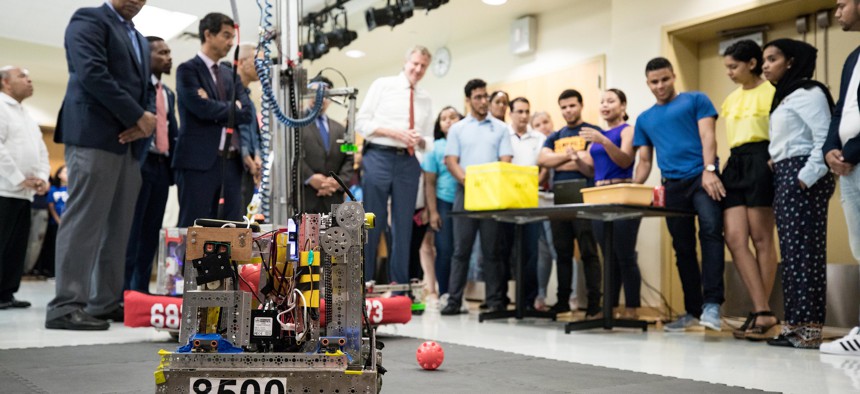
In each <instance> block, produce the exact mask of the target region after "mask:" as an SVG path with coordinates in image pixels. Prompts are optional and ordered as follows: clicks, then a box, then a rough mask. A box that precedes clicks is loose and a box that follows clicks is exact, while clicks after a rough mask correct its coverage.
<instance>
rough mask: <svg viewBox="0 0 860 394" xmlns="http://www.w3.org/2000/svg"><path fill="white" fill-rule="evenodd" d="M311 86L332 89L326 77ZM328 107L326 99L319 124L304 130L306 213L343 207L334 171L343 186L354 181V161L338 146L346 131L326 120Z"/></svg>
mask: <svg viewBox="0 0 860 394" xmlns="http://www.w3.org/2000/svg"><path fill="white" fill-rule="evenodd" d="M311 82H316V83H322V84H325V85H326V86H327V87H328V88H329V89H331V88H332V83H331V81H330V80H329V79H328V78H326V77H317V78H314V79H313V80H312V81H311ZM329 104H331V100H329V99H328V98H326V99H324V100H323V107H322V111H320V114H319V116H317V119H316V121H315V122H314V123H311V124H310V125H309V126H307V127H304V128H302V129H301V133H302V134H301V135H302V175H301V176H302V179H304V185H305V186H304V187H303V188H302V193H304V194H303V198H304V204H305V206H304V212H310V213H324V212H329V211H331V205H332V204H341V203H343V193H344V191H343V189H341V187H340V185H339V184H338V183H337V181H335V180H334V178H333V177H331V176H329V172H331V171H334V173H336V174H337V175H338V176H339V177H340V178H341V179H342V180H343V181H344V182H346V181H348V180H349V179H350V178H352V172H353V168H352V165H353V157H352V155H347V154H346V153H344V152H341V151H340V145H339V144H338V143H337V140H342V139H343V136H344V134H345V133H346V129H345V128H344V127H343V125H342V124H340V123H338V122H337V121H334V120H331V119H329V117H328V116H326V114H325V113H326V110H327V109H328V106H329Z"/></svg>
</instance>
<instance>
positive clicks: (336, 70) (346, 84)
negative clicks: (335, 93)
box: [314, 67, 349, 87]
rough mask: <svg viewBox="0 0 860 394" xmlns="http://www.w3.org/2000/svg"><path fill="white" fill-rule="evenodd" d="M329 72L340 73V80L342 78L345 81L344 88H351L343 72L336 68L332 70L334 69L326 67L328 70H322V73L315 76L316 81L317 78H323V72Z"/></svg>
mask: <svg viewBox="0 0 860 394" xmlns="http://www.w3.org/2000/svg"><path fill="white" fill-rule="evenodd" d="M328 70H331V71H334V72H336V73H338V75H340V78H341V79H343V86H344V87H346V86H349V82H347V80H346V76H344V75H343V73H342V72H340V70H338V69H336V68H332V67H326V68H323V69H322V70H320V71H319V72H318V73H317V75H315V76H314V79H316V78H317V77H321V76H322V74H323V71H328Z"/></svg>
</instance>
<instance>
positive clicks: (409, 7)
mask: <svg viewBox="0 0 860 394" xmlns="http://www.w3.org/2000/svg"><path fill="white" fill-rule="evenodd" d="M391 2H392V0H388V5H386V6H385V7H383V8H368V9H367V11H365V12H364V19H365V21H366V22H367V30H368V31H370V30H373V29H375V28H377V27H379V26H385V25H387V26H391V27H394V26H397V25H399V24H401V23H403V22H404V21H405V20H406V19H408V18H411V17H412V13H413V11H414V10H415V4H414V3H413V0H395V1H394V4H393V5H392V4H391Z"/></svg>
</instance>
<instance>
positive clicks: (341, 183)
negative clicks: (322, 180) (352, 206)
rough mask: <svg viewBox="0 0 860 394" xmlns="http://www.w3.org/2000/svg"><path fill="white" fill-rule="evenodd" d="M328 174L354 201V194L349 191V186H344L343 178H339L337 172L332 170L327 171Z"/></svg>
mask: <svg viewBox="0 0 860 394" xmlns="http://www.w3.org/2000/svg"><path fill="white" fill-rule="evenodd" d="M328 174H329V175H331V177H332V178H334V180H336V181H337V184H338V185H340V187H341V188H342V189H343V191H344V192H346V195H347V196H349V199H350V200H352V201H356V200H355V195H353V194H352V192H351V191H349V188H348V187H346V183H344V182H343V179H340V177H339V176H337V174H335V173H334V171H329V172H328Z"/></svg>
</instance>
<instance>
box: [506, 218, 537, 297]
mask: <svg viewBox="0 0 860 394" xmlns="http://www.w3.org/2000/svg"><path fill="white" fill-rule="evenodd" d="M522 226H523V229H522V240H521V244H520V245H522V248H523V250H522V253H523V260H524V261H523V262H522V267H523V273H522V281H523V295H524V297H523V299H524V300H525V303H526V305H527V306H531V305H533V304H534V302H535V298H536V297H537V295H538V277H537V273H538V254H539V253H538V239H539V238H540V233H541V232H542V231H543V222H537V223H527V224H523V225H522ZM499 228H500V229H501V234H502V236H501V237H500V240H499V241H497V242H499V243H500V244H501V247H502V251H501V255H502V259H503V260H507V261H508V262H510V264H508V267H509V268H510V270H511V276H512V277H513V278H514V279H515V280H520V278H517V277H516V272H517V264H519V262H517V253H518V252H517V251H516V250H515V249H516V248H515V247H514V245H516V242H517V240H516V239H515V238H514V237H515V236H516V225H515V224H513V223H499ZM506 269H507V268H506Z"/></svg>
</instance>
